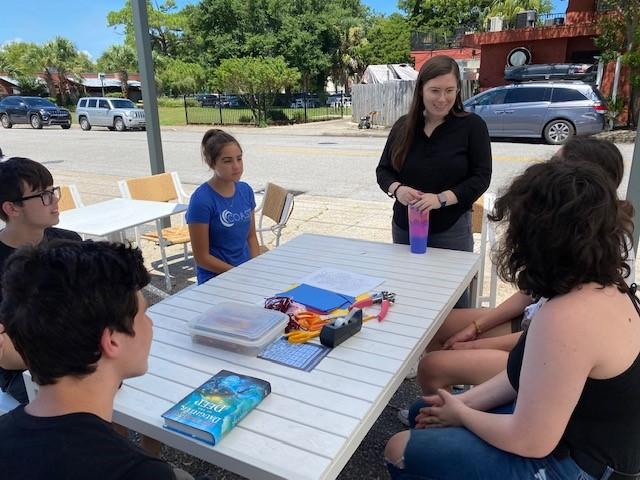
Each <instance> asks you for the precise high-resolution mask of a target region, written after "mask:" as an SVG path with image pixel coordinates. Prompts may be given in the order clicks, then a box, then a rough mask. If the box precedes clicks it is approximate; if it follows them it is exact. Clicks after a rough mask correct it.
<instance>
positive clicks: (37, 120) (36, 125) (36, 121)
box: [30, 115, 42, 130]
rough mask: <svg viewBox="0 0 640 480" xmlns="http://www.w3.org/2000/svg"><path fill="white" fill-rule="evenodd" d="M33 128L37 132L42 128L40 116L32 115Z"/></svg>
mask: <svg viewBox="0 0 640 480" xmlns="http://www.w3.org/2000/svg"><path fill="white" fill-rule="evenodd" d="M30 121H31V128H35V129H37V130H39V129H41V128H42V120H41V119H40V115H31V118H30Z"/></svg>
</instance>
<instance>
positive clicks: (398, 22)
mask: <svg viewBox="0 0 640 480" xmlns="http://www.w3.org/2000/svg"><path fill="white" fill-rule="evenodd" d="M360 50H361V55H362V56H363V57H364V61H365V62H364V63H365V64H367V65H371V64H374V65H375V64H387V63H410V62H411V61H412V59H411V25H410V23H409V21H408V20H407V19H406V18H405V17H403V16H402V15H400V14H398V13H394V14H392V15H390V16H388V17H377V18H375V20H374V21H373V25H372V26H371V27H370V29H369V31H368V32H367V42H366V43H365V44H364V45H362V46H361V48H360Z"/></svg>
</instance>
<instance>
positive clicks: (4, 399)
mask: <svg viewBox="0 0 640 480" xmlns="http://www.w3.org/2000/svg"><path fill="white" fill-rule="evenodd" d="M18 405H20V403H19V402H18V401H17V400H16V399H15V398H13V397H12V396H11V395H9V394H8V393H4V392H0V415H4V414H5V413H7V412H10V411H11V410H13V409H14V408H16V407H17V406H18Z"/></svg>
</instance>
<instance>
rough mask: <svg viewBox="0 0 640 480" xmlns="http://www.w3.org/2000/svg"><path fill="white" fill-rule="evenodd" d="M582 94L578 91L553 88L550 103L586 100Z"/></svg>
mask: <svg viewBox="0 0 640 480" xmlns="http://www.w3.org/2000/svg"><path fill="white" fill-rule="evenodd" d="M586 99H587V97H585V96H584V95H583V94H582V93H580V92H579V91H578V90H573V89H571V88H558V87H554V88H553V93H552V94H551V101H552V102H575V101H576V100H586Z"/></svg>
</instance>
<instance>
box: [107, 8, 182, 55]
mask: <svg viewBox="0 0 640 480" xmlns="http://www.w3.org/2000/svg"><path fill="white" fill-rule="evenodd" d="M190 10H191V7H187V8H185V9H183V10H178V9H177V7H176V2H175V0H164V2H162V3H160V4H158V3H157V2H151V0H147V14H148V17H149V36H150V37H151V48H152V50H153V51H156V52H158V53H160V54H162V55H167V56H172V57H175V56H177V55H179V53H180V51H181V48H182V43H183V39H182V37H183V31H184V28H185V25H186V22H187V18H188V15H187V14H188V12H189V11H190ZM107 25H108V26H109V27H114V28H115V29H116V30H118V29H121V33H122V34H123V35H124V43H125V44H126V45H129V46H130V47H132V48H133V47H135V42H136V39H135V29H134V27H133V10H132V9H131V0H127V1H126V2H125V5H124V6H123V7H122V8H121V9H120V10H114V11H110V12H109V13H108V14H107Z"/></svg>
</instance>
